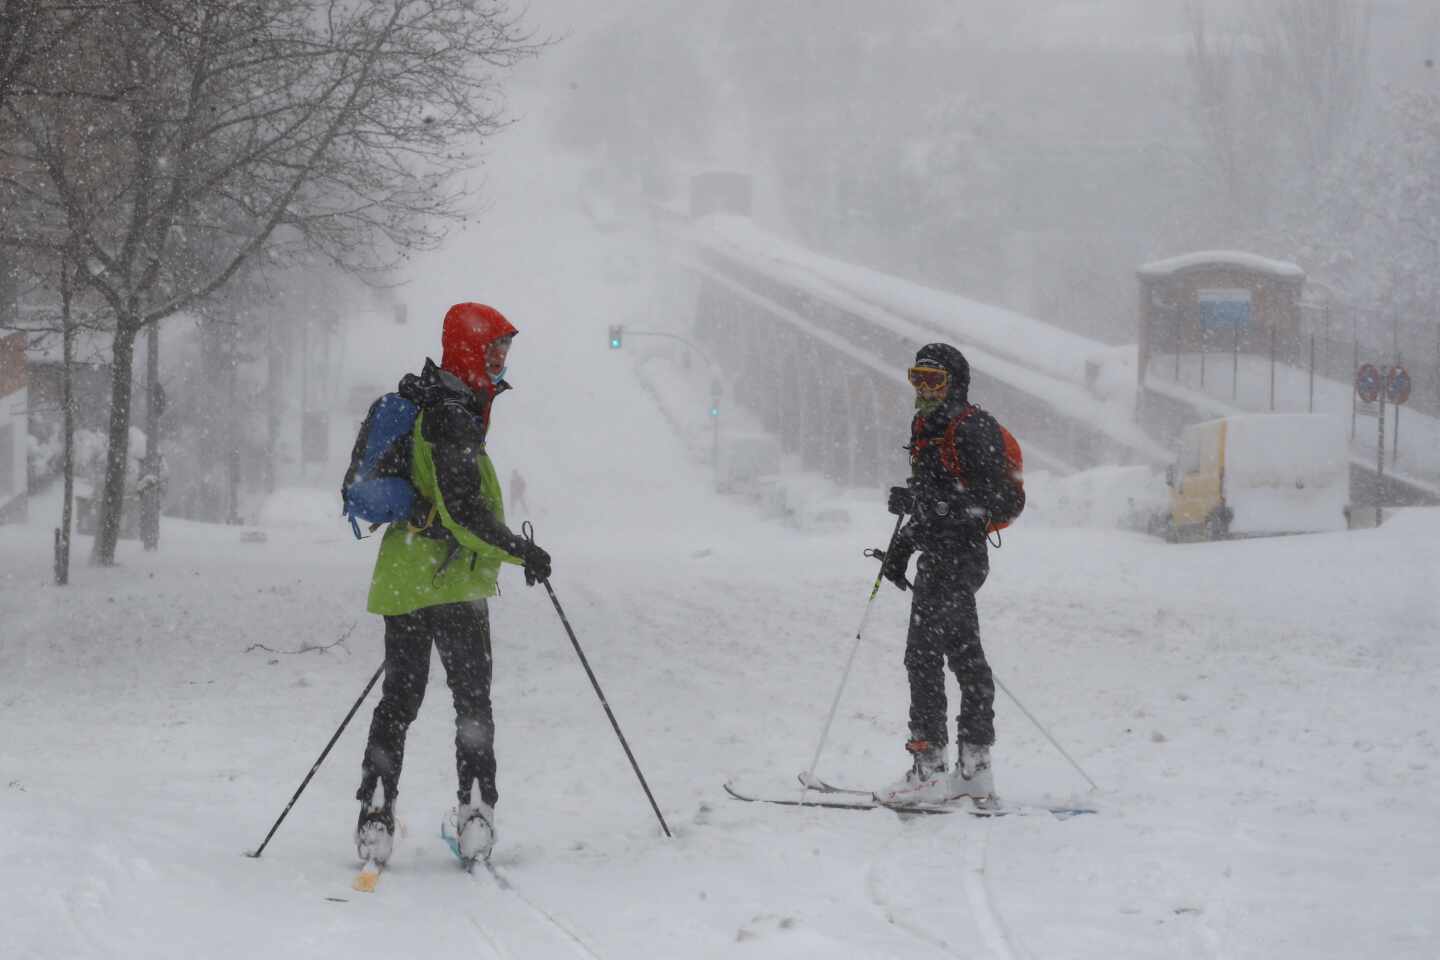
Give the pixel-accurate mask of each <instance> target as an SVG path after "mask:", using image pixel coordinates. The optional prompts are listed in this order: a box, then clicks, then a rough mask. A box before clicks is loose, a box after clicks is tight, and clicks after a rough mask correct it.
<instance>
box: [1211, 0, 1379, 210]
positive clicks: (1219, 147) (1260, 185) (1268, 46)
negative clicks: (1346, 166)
mask: <svg viewBox="0 0 1440 960" xmlns="http://www.w3.org/2000/svg"><path fill="white" fill-rule="evenodd" d="M1185 17H1186V27H1187V31H1188V34H1189V39H1190V49H1189V64H1190V74H1191V82H1192V93H1193V97H1192V101H1191V103H1192V113H1193V116H1194V120H1195V126H1196V129H1197V130H1198V131H1199V133H1200V137H1201V141H1202V143H1203V144H1204V148H1205V152H1206V158H1207V159H1206V166H1207V167H1208V169H1209V170H1210V171H1211V174H1212V176H1213V179H1214V181H1215V183H1216V185H1217V187H1218V189H1219V191H1220V195H1221V196H1222V197H1223V198H1224V199H1225V200H1226V201H1227V204H1226V214H1227V216H1226V221H1225V222H1224V223H1222V224H1221V226H1222V228H1223V229H1225V230H1226V232H1227V233H1230V234H1232V235H1242V236H1243V235H1245V234H1249V235H1251V236H1256V235H1266V234H1274V233H1276V232H1278V231H1280V230H1281V228H1282V222H1283V221H1284V220H1285V219H1287V217H1290V218H1293V214H1295V213H1297V212H1302V213H1303V214H1304V216H1303V217H1302V219H1305V218H1308V215H1309V214H1310V213H1311V211H1310V210H1309V209H1306V208H1307V207H1308V206H1309V205H1310V204H1312V203H1313V202H1314V198H1315V192H1316V190H1317V188H1318V187H1319V185H1320V184H1321V183H1322V182H1324V180H1325V179H1326V177H1328V176H1329V175H1330V174H1331V173H1332V172H1333V170H1334V169H1335V166H1336V164H1337V163H1339V162H1340V161H1342V160H1343V159H1344V155H1345V152H1346V149H1347V147H1348V144H1349V143H1350V138H1351V135H1352V133H1353V132H1354V129H1355V124H1356V120H1357V117H1358V115H1359V111H1360V107H1361V105H1362V101H1363V99H1364V97H1365V95H1366V91H1367V88H1368V69H1369V68H1368V49H1369V40H1370V5H1369V3H1368V2H1365V0H1358V2H1357V0H1263V2H1261V0H1253V2H1251V3H1250V4H1249V6H1248V7H1246V8H1245V12H1244V14H1243V16H1242V17H1241V18H1240V19H1239V20H1238V21H1233V22H1230V23H1229V24H1228V25H1227V27H1222V26H1221V25H1219V24H1217V21H1216V19H1215V18H1214V17H1213V16H1212V15H1211V13H1210V4H1209V3H1208V2H1207V0H1187V3H1186V7H1185Z"/></svg>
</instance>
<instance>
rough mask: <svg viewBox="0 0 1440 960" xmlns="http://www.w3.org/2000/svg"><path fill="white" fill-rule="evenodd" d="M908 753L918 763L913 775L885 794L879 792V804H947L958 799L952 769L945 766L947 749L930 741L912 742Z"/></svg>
mask: <svg viewBox="0 0 1440 960" xmlns="http://www.w3.org/2000/svg"><path fill="white" fill-rule="evenodd" d="M905 749H906V750H909V751H910V753H911V754H912V755H913V756H914V758H915V761H914V764H913V765H912V766H911V768H910V770H909V772H907V773H906V774H905V776H903V777H901V778H900V779H899V780H897V781H895V782H894V783H892V784H890V786H888V787H885V788H884V789H882V790H877V791H875V800H876V802H877V803H881V804H885V805H887V806H888V805H897V804H898V805H902V806H903V805H904V804H907V803H944V802H945V801H946V800H950V799H952V798H953V797H954V795H955V793H954V787H953V785H952V784H951V782H950V776H949V773H948V771H949V766H948V764H947V763H946V762H945V745H944V744H943V743H941V744H932V743H930V741H928V740H911V741H910V742H908V743H906V744H905Z"/></svg>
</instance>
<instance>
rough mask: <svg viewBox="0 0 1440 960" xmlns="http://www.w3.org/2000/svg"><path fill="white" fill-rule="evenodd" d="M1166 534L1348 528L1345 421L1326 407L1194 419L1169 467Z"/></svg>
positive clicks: (1187, 536)
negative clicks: (1321, 410) (1326, 412)
mask: <svg viewBox="0 0 1440 960" xmlns="http://www.w3.org/2000/svg"><path fill="white" fill-rule="evenodd" d="M1166 483H1167V484H1168V485H1169V487H1170V515H1169V517H1168V518H1167V522H1166V524H1165V538H1166V539H1167V540H1171V541H1175V540H1191V539H1205V540H1221V539H1224V538H1226V537H1229V536H1263V535H1267V534H1282V533H1313V532H1320V531H1325V530H1344V529H1345V528H1346V526H1347V522H1346V512H1345V511H1346V505H1347V502H1348V501H1349V499H1350V464H1349V451H1348V448H1347V442H1346V438H1345V432H1344V427H1343V425H1342V424H1341V423H1340V421H1339V420H1337V419H1336V418H1334V417H1330V416H1325V415H1321V414H1304V413H1299V414H1273V413H1272V414H1246V415H1241V416H1233V417H1222V418H1221V419H1219V420H1208V421H1206V422H1204V423H1196V424H1192V425H1191V426H1188V427H1186V428H1185V430H1184V431H1183V432H1182V433H1181V435H1180V451H1179V456H1178V457H1177V459H1176V462H1175V464H1174V465H1173V466H1172V467H1170V469H1169V471H1168V472H1167V474H1166Z"/></svg>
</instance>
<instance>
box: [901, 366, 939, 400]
mask: <svg viewBox="0 0 1440 960" xmlns="http://www.w3.org/2000/svg"><path fill="white" fill-rule="evenodd" d="M906 377H907V378H908V379H909V380H910V386H912V387H914V388H915V393H916V394H918V395H919V396H920V397H921V398H922V399H926V400H943V399H945V393H946V391H948V390H949V389H950V371H949V370H946V369H945V368H944V367H911V368H910V370H909V372H908V373H907V374H906Z"/></svg>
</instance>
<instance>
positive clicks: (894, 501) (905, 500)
mask: <svg viewBox="0 0 1440 960" xmlns="http://www.w3.org/2000/svg"><path fill="white" fill-rule="evenodd" d="M887 509H888V510H889V511H890V512H891V513H893V514H895V516H897V517H903V516H905V514H907V513H914V512H915V494H914V492H913V491H912V490H911V489H910V488H909V487H891V488H890V501H889V506H888V507H887Z"/></svg>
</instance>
